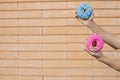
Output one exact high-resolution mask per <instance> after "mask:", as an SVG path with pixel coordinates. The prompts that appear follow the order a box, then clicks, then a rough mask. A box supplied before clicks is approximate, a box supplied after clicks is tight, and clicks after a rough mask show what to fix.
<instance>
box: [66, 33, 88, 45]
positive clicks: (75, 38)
mask: <svg viewBox="0 0 120 80" xmlns="http://www.w3.org/2000/svg"><path fill="white" fill-rule="evenodd" d="M88 36H89V35H67V40H66V42H70V43H72V42H74V43H80V42H85V41H86V39H87V38H88Z"/></svg>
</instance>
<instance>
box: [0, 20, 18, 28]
mask: <svg viewBox="0 0 120 80" xmlns="http://www.w3.org/2000/svg"><path fill="white" fill-rule="evenodd" d="M5 26H7V27H8V26H9V27H10V26H17V19H1V20H0V27H5Z"/></svg>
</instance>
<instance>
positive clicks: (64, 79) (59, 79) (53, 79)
mask: <svg viewBox="0 0 120 80" xmlns="http://www.w3.org/2000/svg"><path fill="white" fill-rule="evenodd" d="M44 80H71V79H70V78H69V77H44Z"/></svg>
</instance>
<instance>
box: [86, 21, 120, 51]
mask: <svg viewBox="0 0 120 80" xmlns="http://www.w3.org/2000/svg"><path fill="white" fill-rule="evenodd" d="M87 26H88V28H89V29H91V30H92V31H93V32H95V33H97V34H99V35H100V36H101V37H102V38H103V40H104V41H105V42H106V43H108V44H109V45H111V46H112V47H113V48H116V49H119V48H120V40H119V39H118V38H117V36H115V35H112V34H110V33H108V32H106V31H104V30H103V29H102V28H101V27H100V26H99V25H97V24H96V23H95V22H94V21H91V22H90V23H89V24H88V25H87Z"/></svg>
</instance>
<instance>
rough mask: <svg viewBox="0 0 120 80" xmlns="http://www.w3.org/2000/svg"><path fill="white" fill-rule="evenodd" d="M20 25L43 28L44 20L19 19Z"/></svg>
mask: <svg viewBox="0 0 120 80" xmlns="http://www.w3.org/2000/svg"><path fill="white" fill-rule="evenodd" d="M28 23H29V24H28ZM18 25H19V26H42V20H41V19H19V20H18Z"/></svg>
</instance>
